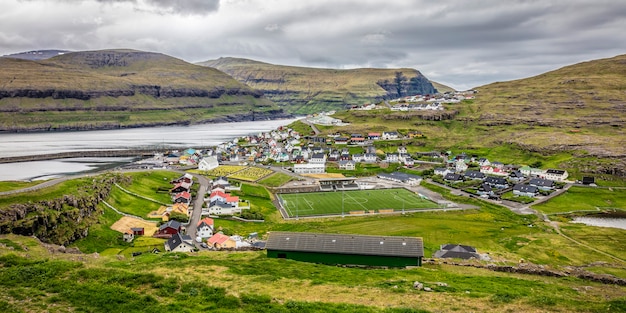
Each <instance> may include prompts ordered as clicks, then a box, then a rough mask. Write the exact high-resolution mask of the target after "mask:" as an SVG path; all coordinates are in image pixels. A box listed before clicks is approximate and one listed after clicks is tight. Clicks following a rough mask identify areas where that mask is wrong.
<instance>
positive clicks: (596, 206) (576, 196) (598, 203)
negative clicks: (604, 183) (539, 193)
mask: <svg viewBox="0 0 626 313" xmlns="http://www.w3.org/2000/svg"><path fill="white" fill-rule="evenodd" d="M533 209H535V210H539V211H541V212H544V213H548V214H550V213H564V212H576V211H597V210H612V209H621V210H626V191H625V190H623V189H612V188H610V187H608V188H593V187H577V186H574V187H571V188H570V189H569V190H567V192H566V193H565V194H563V195H560V196H558V197H555V198H552V199H550V200H548V201H546V202H544V203H541V204H538V205H534V206H533Z"/></svg>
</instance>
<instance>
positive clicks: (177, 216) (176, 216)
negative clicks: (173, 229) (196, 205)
mask: <svg viewBox="0 0 626 313" xmlns="http://www.w3.org/2000/svg"><path fill="white" fill-rule="evenodd" d="M170 221H178V222H181V223H187V222H189V217H188V216H187V215H185V214H183V213H178V212H174V213H172V214H171V215H170Z"/></svg>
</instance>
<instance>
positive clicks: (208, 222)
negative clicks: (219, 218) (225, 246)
mask: <svg viewBox="0 0 626 313" xmlns="http://www.w3.org/2000/svg"><path fill="white" fill-rule="evenodd" d="M204 225H206V226H209V227H213V225H214V222H213V219H212V218H210V217H205V218H203V219H201V220H200V221H199V222H198V228H200V227H202V226H204Z"/></svg>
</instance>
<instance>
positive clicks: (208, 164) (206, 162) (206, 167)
mask: <svg viewBox="0 0 626 313" xmlns="http://www.w3.org/2000/svg"><path fill="white" fill-rule="evenodd" d="M218 166H220V163H219V162H218V161H217V158H216V157H215V156H208V157H206V158H202V160H200V163H198V169H199V170H201V171H210V170H212V169H214V168H216V167H218Z"/></svg>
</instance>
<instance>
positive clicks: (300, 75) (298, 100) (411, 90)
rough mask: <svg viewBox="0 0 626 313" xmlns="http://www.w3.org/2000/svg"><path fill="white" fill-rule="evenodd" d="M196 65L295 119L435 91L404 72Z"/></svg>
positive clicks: (248, 63)
mask: <svg viewBox="0 0 626 313" xmlns="http://www.w3.org/2000/svg"><path fill="white" fill-rule="evenodd" d="M198 64H199V65H203V66H208V67H214V68H216V69H219V70H220V71H223V72H225V73H227V74H229V75H231V76H232V77H234V78H235V79H237V80H238V81H240V82H243V83H245V84H246V85H248V86H250V87H252V88H255V89H259V90H261V91H263V93H265V95H266V96H267V97H268V98H270V99H271V100H273V101H274V102H276V103H278V104H279V105H280V106H281V107H284V108H285V110H288V111H290V112H298V113H316V112H320V111H323V110H330V109H333V110H335V109H341V108H345V106H347V105H348V106H349V105H355V104H365V103H371V102H375V101H380V100H381V99H389V98H396V97H399V96H404V95H411V94H417V93H422V94H432V93H434V92H435V91H436V89H435V88H434V87H433V84H432V83H431V82H430V81H429V80H428V79H427V78H426V77H425V76H424V75H422V74H421V73H420V72H419V71H417V70H414V69H408V68H402V69H374V68H362V69H349V70H339V69H326V68H307V67H295V66H283V65H274V64H268V63H263V62H258V61H253V60H248V59H238V58H219V59H217V60H210V61H206V62H201V63H198ZM398 73H400V74H398ZM397 75H401V76H397ZM398 78H400V80H399V79H398Z"/></svg>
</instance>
